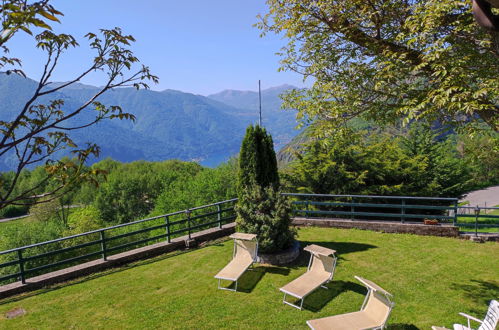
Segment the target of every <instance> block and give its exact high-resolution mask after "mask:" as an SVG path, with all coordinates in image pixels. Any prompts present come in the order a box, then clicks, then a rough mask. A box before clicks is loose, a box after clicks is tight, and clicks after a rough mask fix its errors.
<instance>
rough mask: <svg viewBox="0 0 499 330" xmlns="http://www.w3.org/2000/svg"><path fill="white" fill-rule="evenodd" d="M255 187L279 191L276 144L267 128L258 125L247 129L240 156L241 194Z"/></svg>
mask: <svg viewBox="0 0 499 330" xmlns="http://www.w3.org/2000/svg"><path fill="white" fill-rule="evenodd" d="M253 185H258V186H260V187H262V188H266V187H269V186H272V187H273V188H274V189H275V190H277V189H279V174H278V172H277V159H276V155H275V151H274V142H273V141H272V136H270V134H268V133H267V131H266V130H265V128H262V127H260V126H258V125H256V126H254V127H253V125H250V126H248V128H247V129H246V135H245V136H244V139H243V142H242V145H241V152H240V155H239V193H241V192H242V191H243V190H244V189H247V188H248V187H251V186H253Z"/></svg>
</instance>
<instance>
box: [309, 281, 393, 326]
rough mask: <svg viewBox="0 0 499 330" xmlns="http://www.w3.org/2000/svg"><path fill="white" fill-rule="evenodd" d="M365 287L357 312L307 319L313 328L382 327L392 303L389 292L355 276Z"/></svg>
mask: <svg viewBox="0 0 499 330" xmlns="http://www.w3.org/2000/svg"><path fill="white" fill-rule="evenodd" d="M355 278H356V279H357V280H359V281H360V282H361V283H362V284H364V285H365V286H366V287H367V295H366V298H365V299H364V303H363V304H362V308H361V309H360V311H359V312H353V313H347V314H340V315H335V316H329V317H324V318H321V319H315V320H310V321H307V324H308V326H309V327H310V328H311V329H313V330H326V329H327V330H363V329H383V328H384V327H385V325H386V321H387V320H388V317H389V316H390V313H391V311H392V308H393V305H394V303H393V302H392V301H391V300H390V298H391V296H392V295H391V294H390V293H388V292H387V291H385V290H384V289H383V288H381V287H380V286H378V285H377V284H376V283H373V282H371V281H369V280H366V279H364V278H361V277H358V276H355Z"/></svg>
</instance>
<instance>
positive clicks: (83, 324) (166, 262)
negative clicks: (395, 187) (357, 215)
mask: <svg viewBox="0 0 499 330" xmlns="http://www.w3.org/2000/svg"><path fill="white" fill-rule="evenodd" d="M299 239H300V241H301V242H302V245H305V244H310V243H316V244H320V245H324V246H327V247H330V248H333V249H336V250H337V251H338V255H339V257H340V259H339V262H338V266H337V269H336V274H335V277H334V280H333V282H331V283H330V284H329V290H324V289H318V290H317V291H316V292H315V293H313V294H312V295H310V296H309V297H308V298H307V299H306V301H305V305H304V306H305V310H303V311H299V310H297V309H295V308H292V307H290V306H287V305H284V304H283V303H282V301H281V300H282V295H281V293H280V292H279V287H281V286H283V285H284V284H286V283H287V282H289V281H291V280H292V279H294V278H296V277H297V276H299V275H300V274H302V273H303V272H304V271H305V268H306V263H307V261H308V258H307V256H306V255H302V257H301V258H300V260H299V261H298V262H297V263H295V264H294V265H292V266H290V267H265V266H257V267H256V270H255V271H250V272H247V273H246V274H245V275H244V276H243V278H242V280H241V281H240V284H239V286H240V288H241V289H242V290H243V292H229V291H223V290H218V289H217V283H216V280H215V279H214V278H213V275H215V274H216V273H217V272H218V270H220V269H221V268H222V267H223V266H224V265H225V264H226V263H227V262H228V260H229V259H230V257H231V252H232V242H230V241H223V242H220V243H218V244H211V245H209V246H207V247H203V248H200V249H196V250H192V251H189V252H185V253H174V254H170V255H165V256H162V257H159V258H156V259H153V260H149V261H142V262H139V263H137V264H134V265H131V266H127V267H125V268H121V269H114V270H111V271H108V272H106V273H102V274H96V275H93V276H90V277H88V278H85V279H81V280H78V281H74V282H71V283H66V284H62V285H60V286H58V287H55V288H52V289H46V290H40V291H38V292H35V293H30V294H27V295H25V296H21V297H16V298H10V299H7V300H4V301H0V328H2V329H34V328H36V329H54V328H55V329H61V328H74V329H88V328H108V329H117V328H127V329H132V328H141V329H150V328H169V329H171V328H174V329H181V328H186V329H219V328H226V329H250V328H251V329H255V328H257V329H270V328H274V329H307V327H306V324H305V321H306V320H308V319H312V318H319V317H324V316H328V315H334V314H338V313H345V312H351V311H356V310H358V309H359V308H360V306H361V304H362V301H363V298H364V294H365V289H364V287H363V286H361V285H359V283H358V282H357V281H356V280H355V279H354V278H353V276H354V275H360V276H363V277H365V278H367V279H370V280H373V281H375V282H376V283H378V284H379V285H381V286H382V287H383V288H385V289H386V290H388V291H389V292H391V293H393V295H394V301H395V304H396V305H395V308H394V311H393V313H392V317H391V318H390V321H389V325H390V327H389V329H418V328H421V329H429V327H430V326H431V325H433V324H435V325H445V326H447V327H450V326H451V325H452V324H453V323H456V322H464V321H465V320H464V318H463V317H461V316H459V315H458V314H457V313H458V312H460V311H462V312H466V313H469V314H472V315H476V316H478V317H483V315H484V313H485V311H486V309H487V304H488V302H489V300H491V299H497V298H499V276H498V275H499V258H498V256H499V244H497V243H485V244H477V243H472V242H469V241H464V240H458V239H452V238H439V237H424V236H413V235H405V234H383V233H377V232H371V231H360V230H353V229H352V230H342V229H321V228H302V229H300V230H299ZM17 307H21V308H24V309H25V310H26V311H27V314H26V315H24V316H21V317H18V318H14V319H6V318H4V314H5V312H7V311H9V310H12V309H14V308H17Z"/></svg>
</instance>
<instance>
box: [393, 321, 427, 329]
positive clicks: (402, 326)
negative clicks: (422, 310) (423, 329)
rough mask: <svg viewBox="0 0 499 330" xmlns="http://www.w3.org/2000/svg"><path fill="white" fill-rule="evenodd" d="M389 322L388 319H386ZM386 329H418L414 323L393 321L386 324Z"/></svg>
mask: <svg viewBox="0 0 499 330" xmlns="http://www.w3.org/2000/svg"><path fill="white" fill-rule="evenodd" d="M388 322H390V321H388ZM385 329H387V330H419V329H420V328H418V327H417V326H415V325H414V324H405V323H395V324H388V325H387V326H386V328H385Z"/></svg>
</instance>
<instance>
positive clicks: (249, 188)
mask: <svg viewBox="0 0 499 330" xmlns="http://www.w3.org/2000/svg"><path fill="white" fill-rule="evenodd" d="M238 179H239V180H238V181H239V182H238V188H239V192H238V193H239V202H238V204H237V205H236V213H237V219H236V223H237V227H238V230H240V231H242V232H246V233H252V234H256V235H257V236H258V242H259V244H260V250H261V251H262V252H264V253H271V252H277V251H280V250H283V249H286V248H288V247H290V246H291V244H292V243H293V240H294V237H295V236H296V232H295V231H294V230H292V229H291V228H290V225H291V217H290V213H291V204H290V202H289V201H288V200H287V198H286V197H284V196H282V195H281V194H280V191H279V173H278V172H277V159H276V155H275V151H274V142H273V141H272V137H271V136H270V134H268V133H267V131H266V130H265V128H262V127H260V126H258V125H256V126H254V127H253V125H250V126H249V127H248V128H247V129H246V135H245V136H244V139H243V142H242V145H241V152H240V155H239V178H238Z"/></svg>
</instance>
